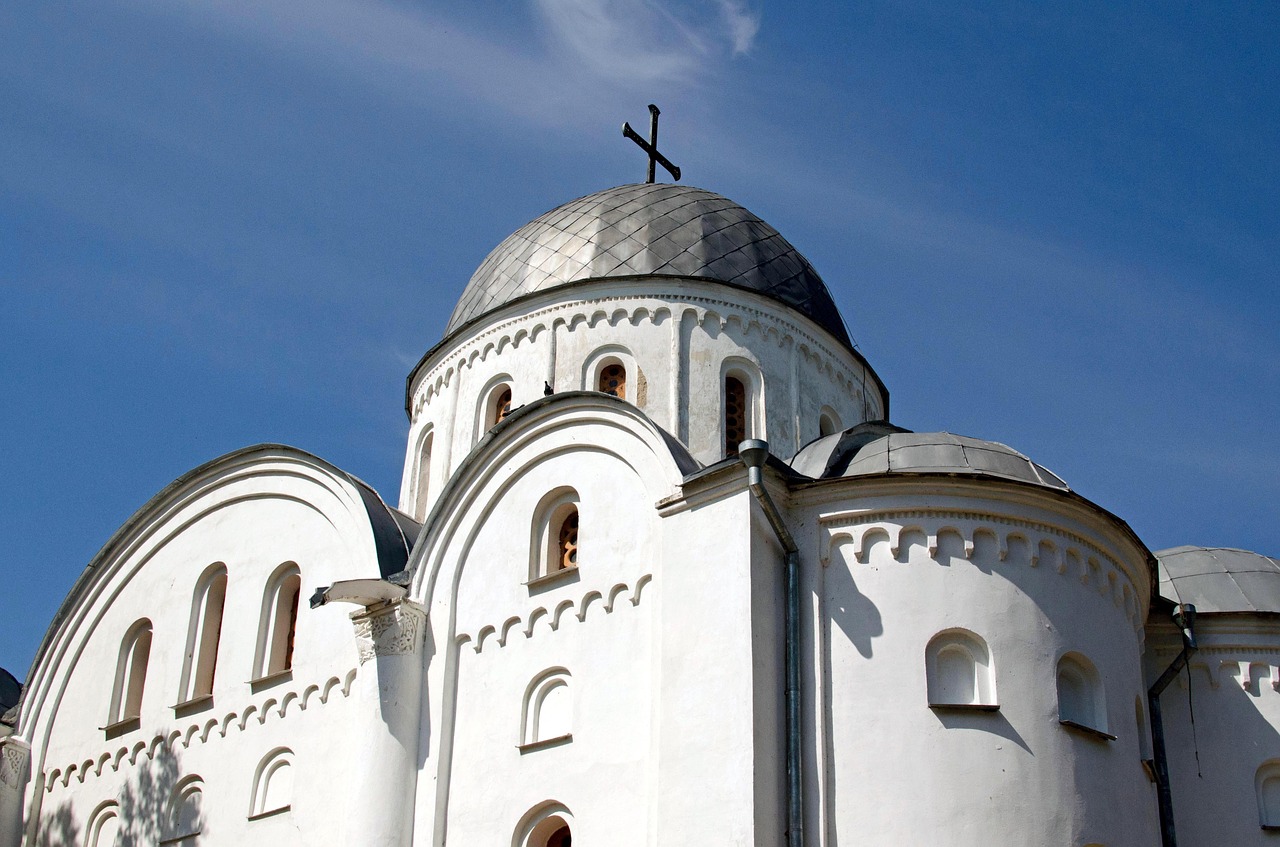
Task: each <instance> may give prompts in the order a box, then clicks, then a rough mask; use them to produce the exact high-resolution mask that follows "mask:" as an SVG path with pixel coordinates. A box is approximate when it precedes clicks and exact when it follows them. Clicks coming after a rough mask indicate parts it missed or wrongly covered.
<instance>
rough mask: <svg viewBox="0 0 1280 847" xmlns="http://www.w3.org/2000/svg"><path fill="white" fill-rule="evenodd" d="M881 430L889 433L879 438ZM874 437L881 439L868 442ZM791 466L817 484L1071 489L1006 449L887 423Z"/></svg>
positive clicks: (811, 448)
mask: <svg viewBox="0 0 1280 847" xmlns="http://www.w3.org/2000/svg"><path fill="white" fill-rule="evenodd" d="M877 430H878V431H879V432H884V431H887V430H889V431H888V432H887V434H884V435H879V432H878V431H877ZM891 430H896V431H891ZM868 435H879V437H875V438H872V439H871V440H866V437H867V436H868ZM859 436H861V437H859ZM791 467H792V468H794V469H795V470H796V471H798V472H800V473H803V474H805V475H806V476H810V477H813V478H815V479H819V478H820V479H833V478H836V477H853V476H873V475H878V474H895V473H929V474H963V475H977V476H990V477H997V478H1000V479H1010V480H1016V481H1018V482H1029V483H1032V484H1034V485H1042V486H1044V487H1046V488H1053V489H1057V490H1059V491H1069V490H1070V488H1069V487H1068V486H1067V484H1066V483H1065V482H1063V481H1062V479H1061V478H1060V477H1058V476H1057V474H1055V473H1053V472H1052V471H1050V470H1049V469H1048V468H1045V467H1044V466H1043V465H1038V464H1036V463H1035V462H1033V461H1031V460H1030V459H1028V458H1027V457H1026V456H1024V455H1022V454H1021V453H1019V452H1018V451H1017V450H1014V449H1013V448H1012V447H1008V446H1006V445H1004V444H1000V443H998V442H995V441H983V440H982V439H978V438H969V437H968V436H964V435H953V434H952V433H950V432H907V431H905V430H902V429H900V428H899V427H894V426H892V425H891V424H886V423H883V422H875V423H870V424H862V425H860V426H857V427H854V428H853V429H850V430H848V431H846V432H843V433H839V434H836V435H828V436H827V437H825V438H820V439H818V440H817V441H814V442H813V443H811V444H809V445H808V446H806V447H805V448H804V449H803V450H801V451H800V452H799V453H797V454H796V457H795V458H794V459H792V461H791Z"/></svg>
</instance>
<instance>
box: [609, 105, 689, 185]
mask: <svg viewBox="0 0 1280 847" xmlns="http://www.w3.org/2000/svg"><path fill="white" fill-rule="evenodd" d="M660 114H662V113H661V112H659V111H658V107H657V106H655V105H653V104H652V103H650V104H649V140H648V141H645V140H644V139H643V138H641V137H640V134H639V133H638V132H636V131H635V130H634V129H632V128H631V124H629V123H627V122H626V121H623V122H622V135H623V137H625V138H630V139H631V140H632V141H634V142H635V143H636V144H638V145H639V146H640V149H641V150H643V151H644V152H646V153H648V154H649V178H648V179H646V180H645V182H646V183H650V182H653V181H654V167H653V164H654V162H657V163H658V164H660V165H662V166H663V167H664V168H666V169H667V170H668V171H670V172H671V178H672V179H674V180H675V181H676V182H679V181H680V169H679V168H678V167H676V166H675V165H673V164H671V160H670V159H668V158H667V157H666V156H664V155H662V154H661V153H659V152H658V115H660Z"/></svg>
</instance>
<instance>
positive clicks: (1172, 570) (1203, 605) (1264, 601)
mask: <svg viewBox="0 0 1280 847" xmlns="http://www.w3.org/2000/svg"><path fill="white" fill-rule="evenodd" d="M1156 560H1157V561H1158V562H1159V569H1160V595H1161V596H1162V597H1164V598H1166V599H1168V600H1172V601H1173V602H1174V603H1191V604H1193V605H1194V606H1195V607H1196V611H1197V612H1200V613H1209V614H1213V613H1221V612H1255V613H1256V612H1263V613H1268V612H1280V561H1277V560H1276V559H1273V558H1271V557H1270V556H1264V555H1262V554H1261V553H1253V552H1250V551H1249V550H1235V549H1232V548H1229V547H1191V546H1184V547H1171V548H1169V549H1168V550H1160V551H1158V552H1157V553H1156Z"/></svg>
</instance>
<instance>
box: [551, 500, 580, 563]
mask: <svg viewBox="0 0 1280 847" xmlns="http://www.w3.org/2000/svg"><path fill="white" fill-rule="evenodd" d="M556 552H557V553H558V554H559V555H558V557H557V558H558V561H559V566H558V567H557V568H556V570H564V569H565V568H576V567H577V566H578V510H577V509H574V510H573V511H572V512H570V513H569V514H568V515H566V516H565V519H564V521H563V522H562V523H561V524H560V541H559V546H558V549H557V551H556Z"/></svg>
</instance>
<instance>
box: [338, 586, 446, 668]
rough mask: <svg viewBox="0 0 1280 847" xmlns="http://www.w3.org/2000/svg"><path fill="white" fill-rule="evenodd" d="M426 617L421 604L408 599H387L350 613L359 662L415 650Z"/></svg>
mask: <svg viewBox="0 0 1280 847" xmlns="http://www.w3.org/2000/svg"><path fill="white" fill-rule="evenodd" d="M426 619H427V615H426V612H425V611H424V610H423V608H422V607H421V606H419V605H418V604H416V603H414V602H412V601H410V600H390V601H387V602H384V603H380V604H378V605H375V606H371V607H367V608H365V609H362V610H361V611H359V612H354V613H352V615H351V623H352V625H353V626H354V627H355V635H356V646H357V649H358V650H359V653H360V664H362V665H363V664H364V663H365V662H367V661H369V660H370V659H374V658H377V657H379V656H401V655H405V654H412V653H416V652H418V649H419V648H420V647H421V646H422V633H423V624H424V623H425V622H426Z"/></svg>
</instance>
